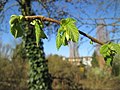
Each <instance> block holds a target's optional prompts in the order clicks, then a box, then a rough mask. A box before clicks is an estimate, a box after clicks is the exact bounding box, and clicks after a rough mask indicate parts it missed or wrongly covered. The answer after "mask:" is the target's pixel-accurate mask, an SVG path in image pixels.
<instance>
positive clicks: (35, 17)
mask: <svg viewBox="0 0 120 90" xmlns="http://www.w3.org/2000/svg"><path fill="white" fill-rule="evenodd" d="M25 19H26V20H33V19H40V20H42V21H49V22H53V23H57V24H60V21H58V20H55V19H52V18H47V17H44V16H25ZM79 33H80V34H81V35H83V36H85V37H87V38H89V39H91V41H93V42H95V43H98V44H100V45H103V44H105V43H104V42H101V41H99V40H97V39H96V38H94V37H92V36H90V35H88V34H86V33H84V32H82V31H81V30H79Z"/></svg>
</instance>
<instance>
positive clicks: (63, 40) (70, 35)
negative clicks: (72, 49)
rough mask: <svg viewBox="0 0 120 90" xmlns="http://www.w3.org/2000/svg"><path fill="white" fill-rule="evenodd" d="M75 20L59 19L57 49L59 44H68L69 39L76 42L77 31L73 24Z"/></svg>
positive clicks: (77, 38) (77, 37)
mask: <svg viewBox="0 0 120 90" xmlns="http://www.w3.org/2000/svg"><path fill="white" fill-rule="evenodd" d="M75 22H76V21H75V20H74V19H72V18H67V19H62V20H61V24H60V28H59V29H58V33H57V38H56V46H57V49H59V48H60V47H61V45H64V46H65V45H68V43H69V41H73V42H78V40H79V31H78V29H77V27H76V26H75Z"/></svg>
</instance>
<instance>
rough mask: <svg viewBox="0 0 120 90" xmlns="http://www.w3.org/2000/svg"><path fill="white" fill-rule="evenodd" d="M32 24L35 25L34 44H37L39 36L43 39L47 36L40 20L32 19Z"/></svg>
mask: <svg viewBox="0 0 120 90" xmlns="http://www.w3.org/2000/svg"><path fill="white" fill-rule="evenodd" d="M31 24H32V25H34V27H35V35H36V44H37V46H39V41H40V39H41V38H43V39H45V38H47V36H46V35H45V33H44V31H43V30H42V28H43V27H44V26H43V23H42V22H41V21H40V20H37V19H36V20H33V21H32V22H31Z"/></svg>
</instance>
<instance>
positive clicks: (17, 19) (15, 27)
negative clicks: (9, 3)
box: [9, 15, 24, 38]
mask: <svg viewBox="0 0 120 90" xmlns="http://www.w3.org/2000/svg"><path fill="white" fill-rule="evenodd" d="M23 22H24V16H22V15H19V16H17V15H12V16H11V19H10V21H9V23H10V31H11V33H12V35H13V36H14V37H15V38H18V37H21V36H22V35H23V33H24V29H23Z"/></svg>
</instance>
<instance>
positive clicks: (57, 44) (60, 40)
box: [56, 33, 62, 49]
mask: <svg viewBox="0 0 120 90" xmlns="http://www.w3.org/2000/svg"><path fill="white" fill-rule="evenodd" d="M61 45H62V38H61V36H60V33H58V34H57V37H56V46H57V49H59V48H60V47H61Z"/></svg>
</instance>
